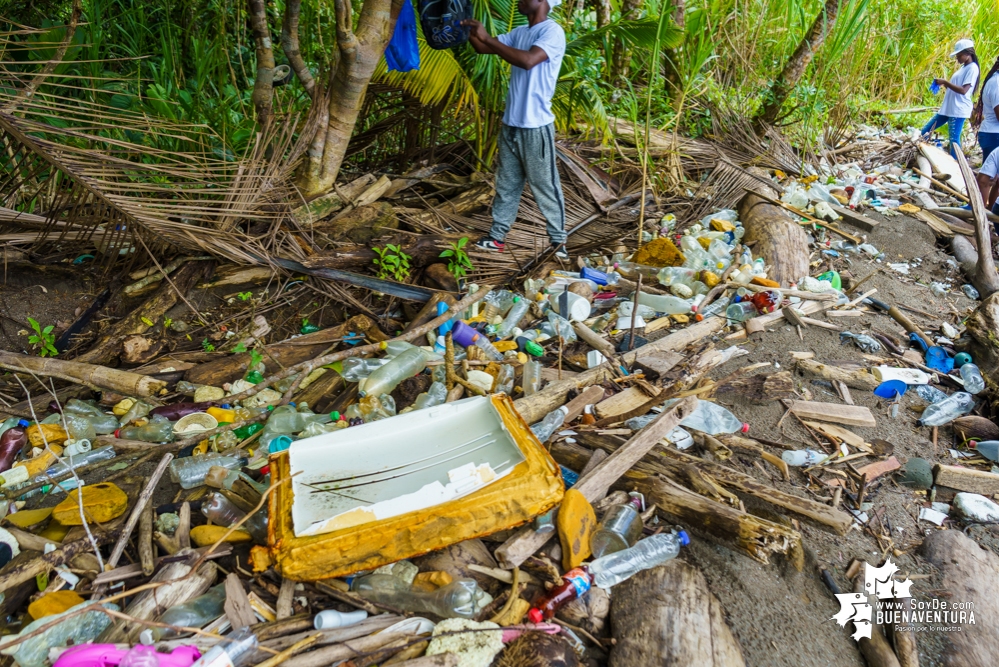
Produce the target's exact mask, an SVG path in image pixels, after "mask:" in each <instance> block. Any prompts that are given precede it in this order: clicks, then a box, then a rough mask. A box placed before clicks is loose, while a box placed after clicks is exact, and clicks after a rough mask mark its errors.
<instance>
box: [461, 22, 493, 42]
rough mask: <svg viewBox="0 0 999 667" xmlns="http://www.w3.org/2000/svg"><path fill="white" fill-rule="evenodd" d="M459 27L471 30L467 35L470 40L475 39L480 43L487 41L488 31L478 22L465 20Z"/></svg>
mask: <svg viewBox="0 0 999 667" xmlns="http://www.w3.org/2000/svg"><path fill="white" fill-rule="evenodd" d="M461 25H463V26H465V27H466V28H471V29H472V32H471V34H470V35H469V36H470V37H471V38H472V39H477V40H478V41H480V42H485V41H486V40H487V39H489V31H488V30H486V26H484V25H482V23H481V22H480V21H476V20H475V19H465V20H464V21H462V22H461Z"/></svg>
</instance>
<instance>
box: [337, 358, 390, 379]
mask: <svg viewBox="0 0 999 667" xmlns="http://www.w3.org/2000/svg"><path fill="white" fill-rule="evenodd" d="M389 361H390V359H389V358H387V357H386V358H384V359H366V358H364V357H348V358H346V359H344V360H343V362H342V365H341V368H342V370H341V371H340V375H341V377H343V379H344V380H346V381H347V382H358V381H359V380H362V379H364V378H366V377H368V376H369V375H371V374H372V373H374V372H375V371H376V370H378V369H379V368H381V367H382V366H384V365H385V364H387V363H388V362H389Z"/></svg>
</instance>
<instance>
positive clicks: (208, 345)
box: [201, 338, 215, 352]
mask: <svg viewBox="0 0 999 667" xmlns="http://www.w3.org/2000/svg"><path fill="white" fill-rule="evenodd" d="M201 349H202V350H204V351H205V352H214V351H215V346H214V345H212V342H211V341H210V340H208V339H207V338H206V339H204V340H203V341H201Z"/></svg>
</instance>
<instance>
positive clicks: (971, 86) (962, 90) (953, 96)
mask: <svg viewBox="0 0 999 667" xmlns="http://www.w3.org/2000/svg"><path fill="white" fill-rule="evenodd" d="M950 55H951V56H952V57H954V58H956V59H957V62H958V63H959V64H960V65H961V69H959V70H957V72H955V73H954V76H952V77H951V78H950V81H948V80H947V79H934V80H933V83H935V84H936V85H938V86H940V87H941V88H942V89H943V90H944V99H943V104H941V105H940V111H938V112H937V114H936V115H935V116H934V117H933V118H932V119H931V120H930V122H928V123H927V124H926V125H925V126H924V127H923V131H922V134H923V136H926V135H928V134H929V133H930V132H932V131H933V130H935V129H937V128H938V127H942V126H943V125H945V124H946V125H947V134H948V138H949V139H950V154H951V155H955V153H954V147H955V146H957V147H960V146H961V131H962V130H963V129H964V121H966V120H967V119H968V118H970V117H971V111H972V109H973V108H974V103H973V102H972V96H973V95H974V92H975V88H977V87H978V75H979V69H978V56H977V55H976V54H975V43H974V42H972V41H971V40H970V39H959V40H957V43H956V44H955V45H954V51H953V52H952V53H951V54H950Z"/></svg>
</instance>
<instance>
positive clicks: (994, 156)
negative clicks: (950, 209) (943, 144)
mask: <svg viewBox="0 0 999 667" xmlns="http://www.w3.org/2000/svg"><path fill="white" fill-rule="evenodd" d="M997 177H999V151H992V152H991V153H989V156H988V157H987V158H985V162H984V163H983V164H982V168H981V169H979V170H978V177H977V179H976V180H977V181H978V191H979V192H981V193H982V202H984V203H985V206H986V207H988V208H990V209H992V212H993V213H999V210H997V209H999V206H997V205H996V195H997V194H999V188H996V182H997V180H999V178H997ZM968 194H971V193H970V192H969V193H968ZM996 231H997V232H999V223H996Z"/></svg>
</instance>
